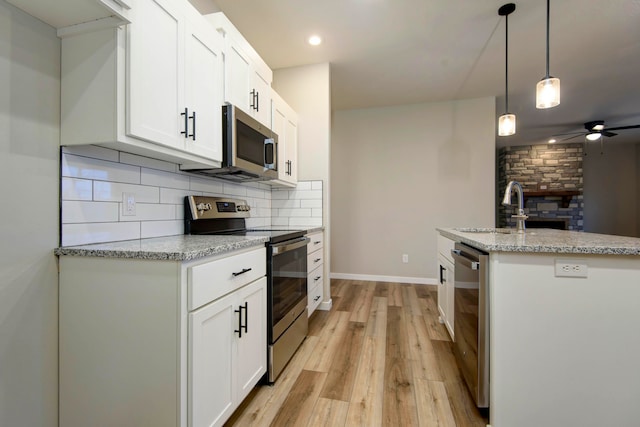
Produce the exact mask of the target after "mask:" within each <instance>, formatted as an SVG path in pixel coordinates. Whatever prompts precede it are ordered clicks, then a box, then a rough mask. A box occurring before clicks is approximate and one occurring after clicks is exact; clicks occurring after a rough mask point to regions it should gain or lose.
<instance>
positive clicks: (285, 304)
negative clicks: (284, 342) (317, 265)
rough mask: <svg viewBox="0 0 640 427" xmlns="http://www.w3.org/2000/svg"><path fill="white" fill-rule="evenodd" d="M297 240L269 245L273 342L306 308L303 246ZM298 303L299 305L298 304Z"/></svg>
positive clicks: (305, 240) (305, 239)
mask: <svg viewBox="0 0 640 427" xmlns="http://www.w3.org/2000/svg"><path fill="white" fill-rule="evenodd" d="M309 241H310V239H309V238H308V237H301V238H298V239H294V240H288V241H286V242H282V243H278V244H275V245H271V250H270V251H269V252H270V253H271V262H270V265H271V268H270V270H271V277H270V279H271V286H270V288H269V291H270V292H269V294H270V295H269V300H270V304H269V309H270V310H269V311H270V316H269V320H270V322H271V324H270V331H269V332H270V334H269V335H270V336H269V341H270V342H271V343H274V342H275V341H277V340H278V338H279V337H280V335H282V333H283V332H284V331H285V330H286V329H287V328H288V327H289V326H290V325H291V324H292V323H293V321H294V320H295V319H296V318H297V317H298V316H299V315H300V313H302V311H304V310H305V309H306V307H307V304H306V301H307V244H308V243H309ZM301 302H302V303H301Z"/></svg>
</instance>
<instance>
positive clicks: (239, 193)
mask: <svg viewBox="0 0 640 427" xmlns="http://www.w3.org/2000/svg"><path fill="white" fill-rule="evenodd" d="M222 193H224V194H225V195H227V196H234V197H246V195H247V187H244V186H242V185H239V184H234V183H231V182H229V183H227V182H225V183H224V184H223V185H222Z"/></svg>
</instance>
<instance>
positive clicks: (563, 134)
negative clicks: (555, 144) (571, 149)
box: [552, 130, 586, 136]
mask: <svg viewBox="0 0 640 427" xmlns="http://www.w3.org/2000/svg"><path fill="white" fill-rule="evenodd" d="M585 133H586V132H585V131H583V130H581V131H580V132H566V133H556V134H555V135H552V136H565V135H576V134H577V135H584V134H585Z"/></svg>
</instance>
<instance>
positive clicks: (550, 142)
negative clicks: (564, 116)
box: [548, 138, 556, 144]
mask: <svg viewBox="0 0 640 427" xmlns="http://www.w3.org/2000/svg"><path fill="white" fill-rule="evenodd" d="M548 142H549V144H553V143H554V142H556V139H555V138H551V139H550V140H549V141H548Z"/></svg>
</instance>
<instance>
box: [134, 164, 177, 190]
mask: <svg viewBox="0 0 640 427" xmlns="http://www.w3.org/2000/svg"><path fill="white" fill-rule="evenodd" d="M140 183H141V184H144V185H154V186H156V187H165V188H177V189H182V190H188V189H189V177H188V176H185V175H180V174H177V173H171V172H165V171H160V170H157V169H147V168H142V170H141V175H140Z"/></svg>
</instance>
